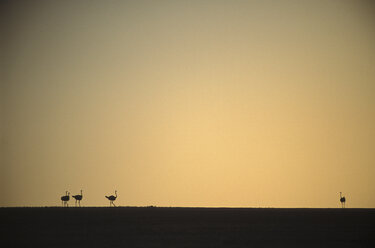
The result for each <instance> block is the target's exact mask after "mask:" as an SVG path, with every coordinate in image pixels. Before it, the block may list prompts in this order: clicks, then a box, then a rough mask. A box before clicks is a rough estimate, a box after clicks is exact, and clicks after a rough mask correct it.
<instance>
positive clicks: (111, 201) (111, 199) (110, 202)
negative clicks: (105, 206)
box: [105, 190, 117, 207]
mask: <svg viewBox="0 0 375 248" xmlns="http://www.w3.org/2000/svg"><path fill="white" fill-rule="evenodd" d="M115 195H116V196H114V195H111V196H105V197H106V198H107V199H108V200H109V206H112V205H113V206H114V207H116V205H115V204H114V203H113V201H115V200H116V199H117V190H115Z"/></svg>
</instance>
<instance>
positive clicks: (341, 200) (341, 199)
mask: <svg viewBox="0 0 375 248" xmlns="http://www.w3.org/2000/svg"><path fill="white" fill-rule="evenodd" d="M341 194H342V193H341V192H340V202H341V207H342V208H345V202H346V199H345V196H341Z"/></svg>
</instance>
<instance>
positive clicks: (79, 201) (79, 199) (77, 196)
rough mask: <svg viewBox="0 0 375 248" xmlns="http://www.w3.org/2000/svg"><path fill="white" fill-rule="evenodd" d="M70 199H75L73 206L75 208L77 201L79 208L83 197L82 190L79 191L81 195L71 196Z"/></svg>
mask: <svg viewBox="0 0 375 248" xmlns="http://www.w3.org/2000/svg"><path fill="white" fill-rule="evenodd" d="M72 197H73V198H74V199H76V203H75V206H77V201H78V204H79V206H81V200H82V198H83V195H82V189H81V194H80V195H72Z"/></svg>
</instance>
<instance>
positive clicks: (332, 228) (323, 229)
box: [0, 207, 375, 247]
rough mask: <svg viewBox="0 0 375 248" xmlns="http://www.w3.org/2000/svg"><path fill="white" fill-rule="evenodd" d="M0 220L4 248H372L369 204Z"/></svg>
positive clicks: (13, 212) (73, 212)
mask: <svg viewBox="0 0 375 248" xmlns="http://www.w3.org/2000/svg"><path fill="white" fill-rule="evenodd" d="M0 221H1V222H0V233H1V237H2V238H1V241H2V243H3V244H7V243H8V242H10V243H8V244H11V245H7V246H6V247H375V209H272V208H271V209H256V208H254V209H251V208H248V209H246V208H244V209H233V208H232V209H231V208H227V209H226V208H152V207H150V208H130V207H117V208H109V207H106V208H104V207H103V208H91V207H82V208H73V207H69V208H58V207H51V208H0ZM3 247H5V246H3Z"/></svg>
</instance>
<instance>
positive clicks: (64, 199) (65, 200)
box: [61, 191, 70, 207]
mask: <svg viewBox="0 0 375 248" xmlns="http://www.w3.org/2000/svg"><path fill="white" fill-rule="evenodd" d="M69 194H70V193H69V192H68V191H65V195H64V196H61V203H62V205H63V207H65V206H66V207H68V201H69V199H70V197H69Z"/></svg>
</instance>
